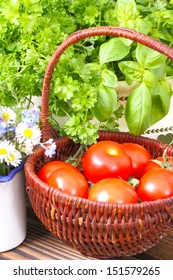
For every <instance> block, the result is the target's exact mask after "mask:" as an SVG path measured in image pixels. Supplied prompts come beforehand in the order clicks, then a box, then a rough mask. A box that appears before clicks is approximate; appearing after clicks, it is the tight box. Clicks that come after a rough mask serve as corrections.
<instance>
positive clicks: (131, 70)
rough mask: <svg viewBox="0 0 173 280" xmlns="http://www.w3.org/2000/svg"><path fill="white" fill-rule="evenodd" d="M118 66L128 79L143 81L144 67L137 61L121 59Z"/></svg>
mask: <svg viewBox="0 0 173 280" xmlns="http://www.w3.org/2000/svg"><path fill="white" fill-rule="evenodd" d="M118 66H119V68H120V70H121V71H122V73H123V74H124V75H125V77H126V78H127V79H128V81H131V82H133V81H137V82H141V81H142V78H143V72H144V67H143V66H141V65H140V64H139V63H138V62H136V61H121V62H119V63H118Z"/></svg>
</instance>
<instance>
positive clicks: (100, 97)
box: [91, 85, 117, 122]
mask: <svg viewBox="0 0 173 280" xmlns="http://www.w3.org/2000/svg"><path fill="white" fill-rule="evenodd" d="M96 94H97V102H96V104H95V106H94V108H92V109H91V111H92V113H93V115H94V116H95V117H96V118H97V120H99V121H101V122H104V121H107V120H108V119H109V118H110V116H111V115H112V113H113V111H114V110H115V107H116V105H117V93H116V91H115V89H114V88H110V87H105V86H103V85H100V86H98V87H97V89H96Z"/></svg>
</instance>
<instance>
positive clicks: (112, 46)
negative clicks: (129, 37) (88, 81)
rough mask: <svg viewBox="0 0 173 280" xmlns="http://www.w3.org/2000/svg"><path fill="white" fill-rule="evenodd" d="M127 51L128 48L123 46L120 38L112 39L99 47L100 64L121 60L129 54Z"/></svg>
mask: <svg viewBox="0 0 173 280" xmlns="http://www.w3.org/2000/svg"><path fill="white" fill-rule="evenodd" d="M129 49H130V47H129V46H127V45H125V44H123V42H122V40H120V38H113V39H111V40H109V41H108V42H106V43H104V44H102V45H101V47H100V51H99V60H100V64H104V63H107V62H111V61H118V60H121V59H122V58H124V57H125V56H126V55H127V54H128V53H129Z"/></svg>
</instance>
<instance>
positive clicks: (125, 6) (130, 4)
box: [115, 0, 139, 27]
mask: <svg viewBox="0 0 173 280" xmlns="http://www.w3.org/2000/svg"><path fill="white" fill-rule="evenodd" d="M115 13H116V16H117V19H118V21H119V23H120V26H124V27H130V26H129V23H128V21H129V20H130V21H131V20H133V19H135V18H136V17H137V16H138V14H139V12H138V9H137V5H136V3H135V1H134V0H128V1H126V0H118V1H117V3H116V7H115Z"/></svg>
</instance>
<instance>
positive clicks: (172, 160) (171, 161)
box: [143, 156, 173, 174]
mask: <svg viewBox="0 0 173 280" xmlns="http://www.w3.org/2000/svg"><path fill="white" fill-rule="evenodd" d="M154 160H158V161H160V163H163V162H164V158H163V157H158V158H156V159H154ZM167 164H170V166H171V165H173V157H169V156H168V162H167ZM158 168H167V167H166V165H165V166H163V167H162V165H160V164H159V163H156V162H155V161H152V160H150V161H149V162H148V164H147V166H146V168H145V169H144V172H143V174H144V173H146V172H147V171H149V170H151V169H158ZM168 169H169V168H168Z"/></svg>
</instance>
